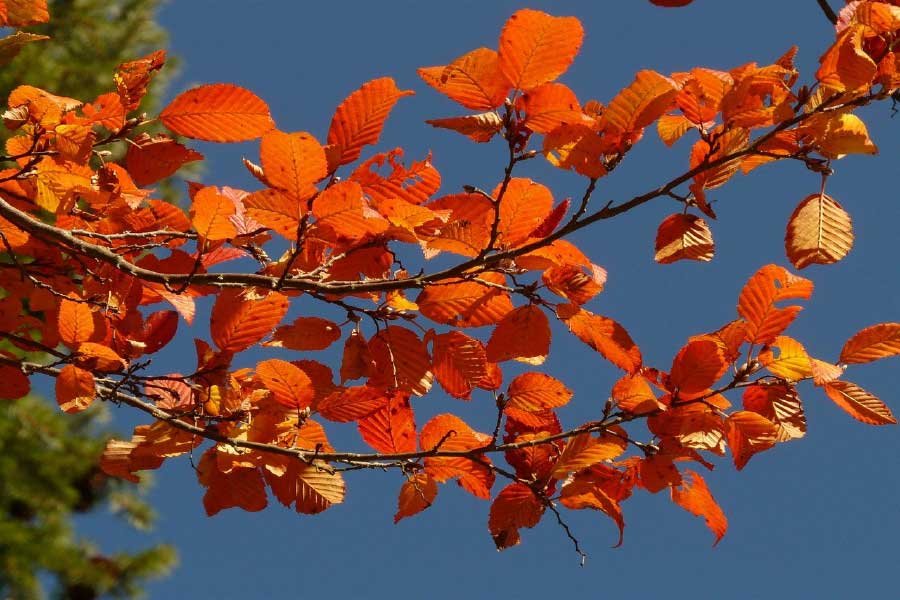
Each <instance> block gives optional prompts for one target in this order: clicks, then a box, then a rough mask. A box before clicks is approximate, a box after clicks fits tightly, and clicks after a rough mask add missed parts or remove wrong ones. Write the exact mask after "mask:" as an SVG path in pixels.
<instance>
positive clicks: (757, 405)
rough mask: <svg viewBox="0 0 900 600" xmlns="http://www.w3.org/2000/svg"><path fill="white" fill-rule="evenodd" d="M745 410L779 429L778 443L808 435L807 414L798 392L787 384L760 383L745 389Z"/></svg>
mask: <svg viewBox="0 0 900 600" xmlns="http://www.w3.org/2000/svg"><path fill="white" fill-rule="evenodd" d="M744 409H745V410H750V411H753V412H755V413H759V414H761V415H762V416H764V417H765V418H767V419H768V420H770V421H772V422H773V423H774V424H775V426H776V427H777V434H776V441H778V442H785V441H788V440H792V439H797V438H802V437H803V436H804V435H806V414H805V412H804V410H803V403H802V402H801V401H800V397H799V396H798V395H797V390H796V389H794V387H793V386H792V385H789V384H786V383H765V382H760V383H757V384H756V385H751V386H749V387H747V388H745V389H744Z"/></svg>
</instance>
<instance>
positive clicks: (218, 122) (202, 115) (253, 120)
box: [159, 83, 275, 142]
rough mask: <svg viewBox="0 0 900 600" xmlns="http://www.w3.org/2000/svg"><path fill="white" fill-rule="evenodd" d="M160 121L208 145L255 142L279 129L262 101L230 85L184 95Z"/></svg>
mask: <svg viewBox="0 0 900 600" xmlns="http://www.w3.org/2000/svg"><path fill="white" fill-rule="evenodd" d="M159 119H160V121H162V124H163V125H165V126H166V128H168V129H169V130H170V131H173V132H175V133H177V134H178V135H183V136H185V137H189V138H194V139H197V140H205V141H208V142H244V141H247V140H253V139H256V138H258V137H261V136H262V135H263V134H264V133H266V132H267V131H269V130H271V129H273V128H274V127H275V122H274V121H272V117H271V116H270V115H269V107H268V106H267V105H266V103H265V102H264V101H263V100H262V99H260V98H259V97H258V96H257V95H256V94H254V93H253V92H251V91H249V90H246V89H244V88H241V87H238V86H236V85H231V84H228V83H214V84H211V85H203V86H200V87H197V88H194V89H192V90H188V91H186V92H184V93H182V94H180V95H179V96H177V97H176V98H175V99H174V100H172V102H170V103H169V105H168V106H166V108H164V109H163V111H162V112H161V113H160V114H159Z"/></svg>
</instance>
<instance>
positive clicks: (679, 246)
mask: <svg viewBox="0 0 900 600" xmlns="http://www.w3.org/2000/svg"><path fill="white" fill-rule="evenodd" d="M714 252H715V244H714V243H713V238H712V232H711V231H710V230H709V225H707V224H706V221H704V220H703V219H701V218H700V217H698V216H696V215H688V214H684V213H676V214H673V215H669V216H668V217H666V218H665V220H663V222H662V223H660V224H659V229H658V230H657V232H656V255H655V256H654V257H653V258H654V260H655V261H656V262H658V263H662V264H669V263H673V262H675V261H678V260H682V259H688V260H699V261H704V262H709V261H711V260H712V259H713V253H714Z"/></svg>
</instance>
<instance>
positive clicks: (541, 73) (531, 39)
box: [500, 9, 584, 90]
mask: <svg viewBox="0 0 900 600" xmlns="http://www.w3.org/2000/svg"><path fill="white" fill-rule="evenodd" d="M583 37H584V29H583V28H582V27H581V22H580V21H579V20H578V19H576V18H575V17H553V16H551V15H548V14H546V13H543V12H541V11H538V10H531V9H522V10H519V11H516V12H515V13H514V14H513V15H512V16H511V17H510V18H509V20H508V21H507V22H506V25H504V27H503V31H502V32H501V33H500V70H501V71H502V72H503V75H504V76H505V77H506V79H507V81H509V83H510V84H511V85H512V86H513V87H514V88H517V89H520V90H529V89H531V88H534V87H537V86H538V85H540V84H542V83H547V82H548V81H553V80H554V79H556V78H557V77H559V76H560V75H562V74H563V73H564V72H565V71H566V69H568V68H569V65H570V64H572V61H573V60H574V59H575V55H576V54H578V50H580V49H581V41H582V38H583Z"/></svg>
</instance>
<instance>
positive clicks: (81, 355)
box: [75, 342, 128, 373]
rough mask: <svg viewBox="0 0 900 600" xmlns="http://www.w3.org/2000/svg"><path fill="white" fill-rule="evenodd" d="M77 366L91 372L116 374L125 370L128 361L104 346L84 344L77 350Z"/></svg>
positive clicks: (91, 343) (90, 343)
mask: <svg viewBox="0 0 900 600" xmlns="http://www.w3.org/2000/svg"><path fill="white" fill-rule="evenodd" d="M75 364H77V365H78V366H79V367H82V368H84V369H88V370H91V371H101V372H103V373H116V372H118V371H121V370H123V369H125V368H126V367H127V366H128V361H126V360H125V359H123V358H122V357H121V356H119V355H118V354H116V352H115V350H113V349H112V348H108V347H106V346H104V345H103V344H97V343H94V342H82V343H81V344H79V345H78V348H77V349H76V357H75Z"/></svg>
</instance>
